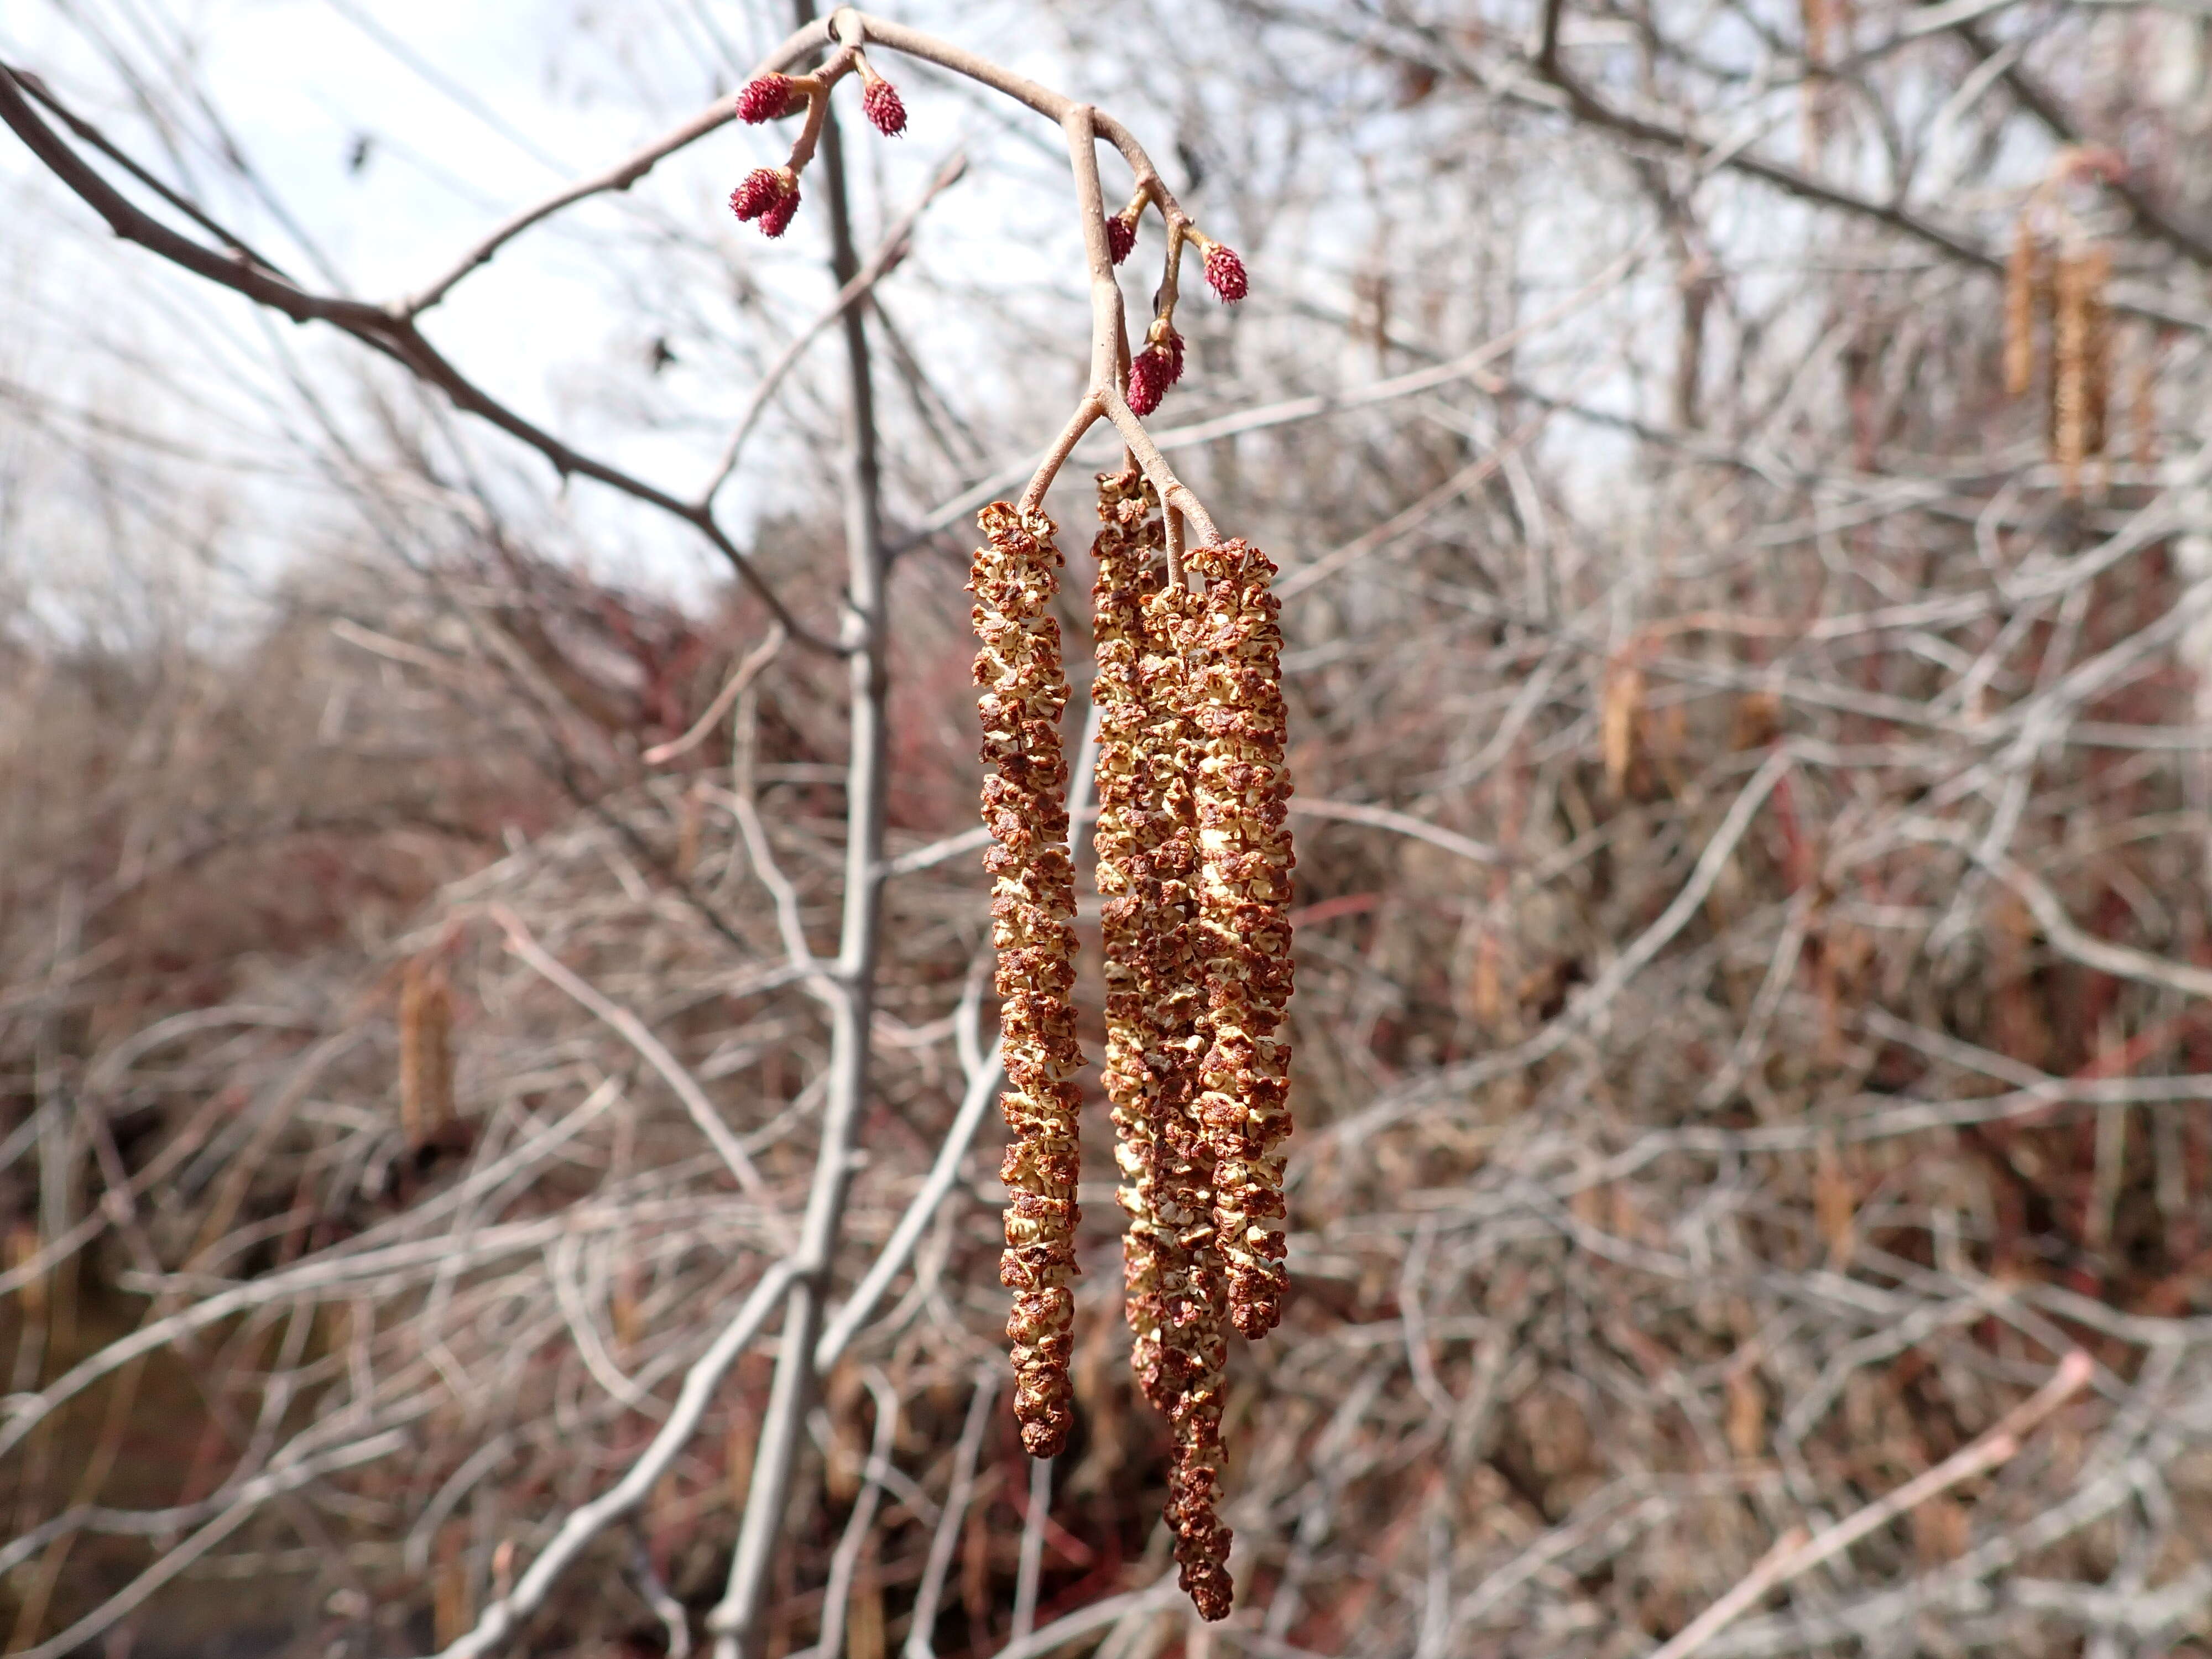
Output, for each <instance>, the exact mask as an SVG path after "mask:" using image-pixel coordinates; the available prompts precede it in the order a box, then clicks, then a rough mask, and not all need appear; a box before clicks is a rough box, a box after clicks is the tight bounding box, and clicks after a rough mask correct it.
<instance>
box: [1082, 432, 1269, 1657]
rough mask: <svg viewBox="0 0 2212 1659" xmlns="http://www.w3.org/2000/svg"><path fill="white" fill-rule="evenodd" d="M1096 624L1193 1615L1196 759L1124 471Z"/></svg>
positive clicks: (1131, 1075) (1199, 1570) (1210, 1374)
mask: <svg viewBox="0 0 2212 1659" xmlns="http://www.w3.org/2000/svg"><path fill="white" fill-rule="evenodd" d="M1098 488H1099V495H1098V516H1099V519H1100V520H1101V527H1100V531H1099V535H1098V540H1097V544H1096V545H1095V548H1094V551H1095V552H1096V554H1097V560H1098V582H1097V586H1096V587H1095V588H1094V589H1093V590H1092V593H1093V599H1094V605H1093V611H1092V618H1093V626H1094V629H1095V634H1094V638H1095V641H1096V644H1095V649H1096V653H1097V662H1098V676H1097V680H1096V681H1094V683H1093V686H1092V692H1091V695H1092V698H1093V700H1094V701H1095V702H1097V706H1098V710H1099V762H1098V801H1099V818H1098V829H1097V850H1098V890H1099V895H1100V897H1101V898H1102V900H1103V905H1102V907H1101V921H1102V931H1103V934H1104V937H1105V944H1106V953H1107V970H1106V985H1107V998H1106V1025H1107V1042H1108V1055H1107V1066H1106V1088H1107V1093H1108V1095H1109V1097H1110V1098H1111V1099H1112V1100H1113V1102H1114V1121H1115V1127H1116V1129H1117V1131H1118V1132H1119V1133H1118V1135H1117V1145H1116V1158H1117V1161H1118V1163H1119V1164H1120V1167H1121V1175H1122V1186H1121V1206H1122V1208H1123V1209H1124V1210H1125V1211H1127V1213H1128V1217H1129V1225H1128V1230H1127V1234H1126V1235H1125V1237H1124V1239H1123V1254H1122V1260H1123V1267H1124V1273H1125V1283H1126V1297H1125V1307H1126V1310H1127V1316H1128V1321H1129V1326H1130V1329H1131V1331H1132V1332H1133V1334H1134V1336H1135V1339H1136V1340H1135V1343H1134V1349H1133V1356H1132V1360H1133V1368H1134V1370H1135V1373H1136V1377H1137V1381H1138V1384H1139V1387H1140V1388H1141V1389H1143V1391H1144V1393H1145V1395H1146V1398H1147V1399H1148V1400H1150V1401H1152V1404H1153V1405H1154V1406H1155V1407H1158V1409H1159V1410H1161V1411H1162V1412H1164V1413H1166V1414H1167V1417H1168V1419H1169V1422H1170V1425H1171V1427H1172V1430H1173V1435H1174V1453H1173V1460H1172V1462H1171V1464H1170V1469H1169V1476H1168V1509H1167V1520H1168V1524H1169V1527H1170V1529H1171V1531H1172V1532H1173V1533H1174V1534H1175V1540H1176V1544H1175V1553H1176V1562H1177V1564H1178V1565H1179V1567H1180V1569H1181V1571H1180V1575H1179V1576H1180V1580H1181V1583H1182V1588H1183V1589H1184V1590H1185V1592H1187V1593H1188V1595H1189V1596H1190V1598H1191V1601H1192V1602H1193V1604H1194V1606H1195V1607H1197V1609H1198V1611H1199V1613H1200V1616H1202V1617H1204V1618H1206V1619H1209V1620H1214V1619H1223V1618H1226V1617H1227V1616H1228V1614H1229V1611H1230V1607H1231V1602H1232V1600H1233V1597H1234V1595H1235V1588H1236V1587H1235V1585H1234V1583H1232V1582H1231V1578H1230V1577H1229V1571H1228V1559H1229V1546H1230V1541H1231V1534H1230V1532H1229V1530H1228V1528H1225V1527H1224V1526H1223V1525H1222V1524H1221V1522H1220V1518H1219V1516H1218V1514H1217V1512H1216V1506H1217V1503H1218V1494H1219V1487H1220V1474H1221V1407H1222V1377H1223V1373H1224V1371H1225V1368H1226V1365H1227V1362H1228V1350H1227V1344H1226V1342H1225V1340H1223V1336H1222V1325H1223V1319H1224V1316H1225V1312H1226V1300H1227V1295H1226V1292H1227V1286H1226V1282H1225V1275H1224V1273H1223V1270H1222V1263H1221V1259H1220V1255H1219V1252H1218V1250H1217V1249H1215V1247H1214V1238H1213V1217H1212V1208H1213V1205H1212V1158H1211V1154H1210V1149H1209V1147H1208V1146H1207V1143H1206V1136H1205V1134H1204V1132H1203V1129H1202V1127H1201V1126H1200V1123H1199V1121H1198V1119H1197V1117H1196V1115H1195V1114H1194V1105H1195V1100H1196V1093H1197V1081H1198V1066H1199V1060H1200V1045H1201V1042H1202V1038H1201V1036H1200V1030H1201V1024H1202V1020H1203V1017H1204V1007H1203V1004H1202V999H1201V996H1200V975H1199V970H1198V959H1197V958H1198V951H1197V942H1198V931H1197V914H1196V908H1197V907H1196V898H1195V894H1194V890H1193V887H1192V882H1191V878H1192V875H1193V873H1194V871H1195V869H1196V867H1197V864H1198V849H1197V814H1196V800H1195V797H1194V793H1193V788H1192V782H1193V779H1194V776H1195V773H1196V767H1197V763H1198V761H1199V759H1200V747H1199V742H1198V738H1197V733H1196V729H1195V726H1194V725H1193V723H1192V722H1191V721H1190V720H1189V718H1188V707H1187V699H1186V697H1185V696H1184V695H1183V687H1182V662H1181V659H1179V657H1178V656H1177V655H1176V652H1175V649H1174V647H1173V645H1172V643H1171V641H1172V640H1173V638H1174V636H1175V634H1176V629H1177V628H1178V626H1179V625H1183V624H1187V623H1188V621H1189V619H1190V618H1189V614H1188V613H1189V612H1190V611H1191V609H1192V605H1193V601H1192V596H1191V595H1190V593H1189V592H1188V590H1187V589H1181V588H1170V587H1168V586H1165V585H1164V584H1163V583H1161V582H1160V581H1158V580H1157V579H1156V578H1155V576H1154V575H1153V574H1152V569H1151V566H1152V559H1153V556H1154V555H1155V554H1157V553H1158V551H1159V550H1160V549H1161V547H1162V545H1163V544H1164V534H1163V531H1162V526H1161V524H1160V521H1159V520H1158V517H1157V516H1156V513H1155V512H1154V509H1155V508H1156V507H1157V505H1158V501H1157V497H1155V496H1153V495H1152V494H1151V492H1150V491H1149V490H1148V489H1146V487H1145V484H1144V481H1143V478H1142V477H1141V475H1140V474H1139V473H1138V472H1136V471H1134V470H1131V471H1124V472H1121V473H1115V474H1109V475H1106V476H1103V477H1101V478H1100V479H1099V481H1098Z"/></svg>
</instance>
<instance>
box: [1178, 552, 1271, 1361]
mask: <svg viewBox="0 0 2212 1659" xmlns="http://www.w3.org/2000/svg"><path fill="white" fill-rule="evenodd" d="M1190 564H1191V568H1193V569H1194V570H1195V571H1196V572H1197V573H1198V574H1200V576H1201V577H1203V578H1204V579H1205V580H1206V591H1205V593H1204V595H1203V605H1202V606H1201V608H1200V611H1199V613H1198V614H1197V616H1196V617H1194V618H1193V619H1192V620H1191V622H1190V623H1188V624H1187V625H1186V627H1185V628H1184V629H1183V630H1182V635H1181V638H1180V641H1179V642H1180V643H1181V644H1182V657H1183V662H1184V665H1185V672H1186V675H1187V677H1188V679H1187V684H1186V689H1185V696H1184V702H1185V707H1186V708H1188V711H1189V715H1190V718H1191V720H1192V721H1193V722H1194V725H1195V726H1196V728H1197V733H1198V737H1199V738H1200V744H1201V745H1202V750H1203V759H1202V760H1201V761H1200V763H1199V765H1198V767H1197V775H1196V795H1197V806H1198V825H1199V849H1200V860H1201V867H1200V879H1199V890H1198V901H1199V916H1200V924H1201V928H1202V933H1201V939H1200V949H1201V951H1202V952H1203V957H1202V966H1203V969H1204V973H1205V976H1206V1018H1207V1021H1208V1024H1209V1025H1210V1028H1211V1031H1210V1036H1211V1041H1210V1042H1209V1044H1208V1046H1207V1048H1206V1056H1205V1059H1204V1060H1202V1061H1201V1062H1200V1086H1201V1088H1202V1091H1203V1092H1202V1094H1201V1096H1200V1102H1199V1116H1200V1121H1202V1122H1203V1123H1204V1125H1205V1131H1206V1141H1207V1145H1208V1146H1209V1147H1210V1149H1211V1150H1212V1153H1213V1156H1214V1169H1213V1217H1214V1225H1215V1228H1216V1231H1217V1236H1218V1243H1219V1248H1220V1250H1221V1255H1222V1258H1223V1261H1224V1262H1225V1265H1226V1267H1227V1271H1228V1278H1229V1308H1230V1316H1231V1319H1232V1320H1233V1321H1234V1322H1235V1323H1236V1326H1237V1329H1238V1330H1239V1331H1241V1332H1242V1333H1243V1334H1244V1335H1246V1336H1247V1337H1251V1338H1255V1339H1256V1338H1258V1337H1261V1336H1264V1335H1266V1334H1267V1332H1269V1331H1270V1330H1272V1329H1273V1328H1274V1327H1275V1326H1276V1324H1277V1323H1278V1322H1279V1321H1280V1320H1281V1318H1282V1304H1283V1295H1284V1292H1285V1290H1286V1288H1287V1277H1286V1274H1285V1269H1284V1266H1283V1258H1284V1255H1285V1245H1284V1238H1283V1218H1284V1215H1285V1209H1284V1205H1283V1161H1282V1158H1281V1157H1280V1156H1279V1154H1278V1152H1277V1151H1276V1148H1277V1147H1278V1146H1279V1145H1280V1144H1281V1142H1282V1140H1283V1139H1284V1137H1285V1136H1286V1135H1288V1134H1289V1133H1290V1129H1291V1121H1290V1113H1289V1109H1288V1097H1289V1091H1290V1084H1289V1066H1290V1045H1289V1043H1288V1041H1287V1040H1286V1038H1285V1036H1283V1035H1282V1032H1281V1030H1280V1028H1281V1025H1282V1022H1283V1014H1284V1011H1285V1007H1286V1006H1287V1005H1288V1003H1289V1001H1290V996H1291V927H1290V911H1289V903H1290V896H1291V864H1292V863H1293V861H1294V860H1293V859H1292V856H1291V843H1290V834H1289V831H1288V829H1286V827H1285V821H1286V818H1287V815H1288V811H1289V799H1290V778H1289V775H1288V773H1287V772H1286V771H1285V769H1284V764H1283V740H1284V728H1285V720H1286V715H1285V707H1284V703H1283V691H1282V678H1281V670H1280V658H1281V655H1282V645H1283V635H1282V629H1281V628H1280V627H1279V625H1278V623H1277V621H1276V618H1277V615H1278V613H1279V611H1280V610H1281V605H1280V602H1279V600H1277V599H1276V598H1275V596H1274V594H1273V592H1272V591H1271V589H1270V586H1269V584H1270V581H1271V580H1272V578H1273V575H1274V574H1275V567H1274V566H1273V564H1272V563H1271V562H1269V561H1268V560H1267V556H1265V555H1264V554H1262V553H1261V552H1259V551H1258V550H1255V549H1254V548H1252V547H1249V546H1248V545H1247V544H1245V543H1244V542H1243V541H1242V540H1237V541H1229V542H1219V543H1211V544H1205V545H1202V546H1200V547H1196V548H1194V549H1193V550H1191V554H1190Z"/></svg>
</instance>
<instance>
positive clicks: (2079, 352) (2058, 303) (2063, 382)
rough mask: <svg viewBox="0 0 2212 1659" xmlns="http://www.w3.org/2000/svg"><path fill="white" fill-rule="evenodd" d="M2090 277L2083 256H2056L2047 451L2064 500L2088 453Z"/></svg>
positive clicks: (2077, 486)
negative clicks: (2055, 471) (2055, 465)
mask: <svg viewBox="0 0 2212 1659" xmlns="http://www.w3.org/2000/svg"><path fill="white" fill-rule="evenodd" d="M2090 276H2091V270H2090V265H2089V262H2088V260H2087V258H2086V257H2084V256H2081V255H2076V254H2063V255H2061V256H2060V258H2059V259H2058V262H2057V270H2055V271H2054V272H2053V275H2052V285H2051V286H2052V307H2053V317H2052V321H2051V459H2054V460H2055V461H2057V463H2058V487H2059V490H2060V493H2061V494H2063V495H2065V496H2066V497H2067V498H2068V499H2069V500H2071V499H2072V498H2073V497H2075V496H2076V495H2080V494H2081V462H2082V459H2083V458H2084V457H2085V456H2087V454H2088V453H2089V372H2090V364H2089V345H2090V340H2089V333H2090V315H2091V309H2092V307H2091V305H2090V299H2089V278H2090Z"/></svg>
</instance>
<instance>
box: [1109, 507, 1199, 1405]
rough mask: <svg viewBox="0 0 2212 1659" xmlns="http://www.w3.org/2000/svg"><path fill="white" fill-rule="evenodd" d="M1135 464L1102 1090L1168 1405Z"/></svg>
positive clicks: (1120, 543) (1115, 644) (1137, 1311)
mask: <svg viewBox="0 0 2212 1659" xmlns="http://www.w3.org/2000/svg"><path fill="white" fill-rule="evenodd" d="M1150 506H1151V502H1150V501H1149V500H1148V498H1147V495H1146V491H1145V489H1144V485H1143V478H1142V476H1141V475H1140V474H1138V473H1136V472H1134V471H1125V472H1118V473H1111V472H1109V473H1101V474H1100V475H1099V477H1098V520H1099V528H1098V537H1097V540H1096V541H1095V542H1093V543H1092V544H1091V556H1092V557H1093V558H1095V559H1096V560H1097V564H1098V580H1097V582H1096V583H1095V584H1094V585H1093V586H1092V587H1091V651H1092V655H1093V657H1094V659H1095V660H1096V662H1097V676H1096V678H1093V680H1092V681H1091V702H1092V704H1093V706H1094V707H1095V708H1097V711H1098V764H1097V790H1098V823H1097V828H1096V829H1095V830H1094V831H1093V835H1092V845H1093V847H1094V848H1095V849H1096V851H1097V860H1098V897H1099V901H1100V904H1099V932H1100V934H1101V937H1102V940H1103V945H1104V961H1105V978H1106V1056H1105V1063H1104V1067H1103V1070H1104V1073H1105V1084H1106V1098H1107V1099H1108V1101H1109V1102H1110V1103H1111V1104H1112V1106H1113V1109H1114V1128H1115V1164H1116V1166H1117V1167H1118V1168H1119V1170H1120V1171H1121V1188H1120V1193H1119V1198H1120V1202H1121V1208H1122V1211H1123V1212H1125V1213H1126V1214H1127V1217H1128V1225H1127V1228H1126V1230H1125V1231H1124V1232H1123V1234H1122V1239H1121V1262H1122V1283H1123V1296H1122V1308H1123V1311H1124V1313H1125V1315H1126V1316H1127V1319H1128V1322H1129V1329H1130V1332H1131V1333H1132V1334H1133V1336H1134V1337H1135V1339H1136V1341H1135V1348H1134V1352H1133V1359H1132V1364H1133V1370H1134V1371H1135V1375H1136V1379H1137V1382H1138V1384H1139V1387H1140V1388H1141V1389H1143V1390H1144V1394H1145V1397H1146V1399H1147V1400H1149V1401H1152V1404H1153V1406H1155V1407H1157V1408H1158V1409H1159V1410H1160V1411H1163V1412H1168V1411H1172V1410H1173V1409H1174V1404H1175V1395H1176V1388H1175V1385H1174V1383H1172V1381H1171V1380H1170V1378H1169V1377H1168V1376H1167V1375H1166V1373H1165V1372H1164V1370H1163V1369H1162V1360H1161V1341H1160V1332H1161V1327H1162V1325H1163V1323H1164V1321H1165V1319H1166V1317H1167V1312H1166V1310H1167V1298H1168V1297H1169V1295H1170V1279H1172V1278H1173V1277H1175V1276H1176V1257H1177V1256H1178V1255H1180V1254H1181V1250H1180V1245H1179V1242H1178V1239H1177V1237H1176V1228H1175V1226H1174V1225H1173V1222H1172V1220H1171V1219H1170V1218H1169V1217H1168V1215H1167V1213H1166V1210H1167V1205H1168V1197H1167V1194H1166V1193H1165V1191H1164V1188H1163V1182H1164V1179H1165V1177H1166V1159H1167V1157H1168V1149H1167V1145H1166V1139H1165V1133H1164V1123H1163V1122H1162V1121H1161V1111H1160V1101H1159V1095H1160V1086H1161V1084H1162V1081H1163V1079H1162V1077H1161V1075H1160V1073H1158V1070H1156V1069H1155V1067H1154V1066H1153V1065H1152V1060H1151V1059H1150V1057H1149V1056H1148V1054H1147V1052H1146V1051H1147V1050H1148V1049H1149V1048H1151V1047H1152V1042H1151V1021H1150V1014H1151V1003H1152V996H1153V994H1154V992H1155V987H1156V979H1157V976H1156V972H1155V969H1156V963H1154V962H1153V960H1152V956H1153V953H1154V952H1155V951H1158V948H1159V946H1160V944H1161V942H1162V939H1161V936H1162V934H1163V933H1164V931H1166V929H1167V928H1168V927H1169V926H1170V925H1171V924H1170V921H1169V919H1168V918H1167V917H1166V916H1164V915H1163V914H1162V902H1161V900H1162V894H1161V890H1160V881H1159V872H1158V869H1157V868H1156V862H1155V861H1156V858H1157V855H1158V851H1159V842H1160V841H1161V839H1162V837H1163V834H1164V830H1165V829H1166V824H1165V822H1164V818H1163V817H1160V816H1159V815H1158V814H1157V812H1156V809H1155V805H1154V799H1153V798H1154V794H1155V792H1156V791H1157V789H1158V787H1159V784H1160V783H1161V782H1162V781H1164V780H1163V778H1162V777H1161V775H1159V774H1158V771H1157V770H1156V769H1155V767H1154V765H1153V761H1154V757H1153V756H1152V753H1151V752H1150V750H1151V744H1150V743H1149V741H1148V738H1149V735H1150V734H1149V733H1148V732H1147V730H1146V727H1147V725H1148V723H1149V722H1148V717H1147V709H1146V694H1145V684H1144V667H1145V662H1144V659H1145V654H1146V624H1145V597H1146V590H1147V588H1148V587H1152V586H1157V583H1155V582H1154V581H1153V580H1152V577H1151V573H1150V571H1149V570H1148V568H1147V567H1148V566H1149V565H1150V563H1151V562H1152V561H1151V555H1152V551H1153V550H1154V549H1155V548H1157V547H1158V544H1159V543H1160V541H1161V539H1162V538H1161V536H1160V534H1159V525H1158V520H1157V519H1156V518H1154V517H1153V516H1152V513H1150V511H1149V508H1150Z"/></svg>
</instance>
